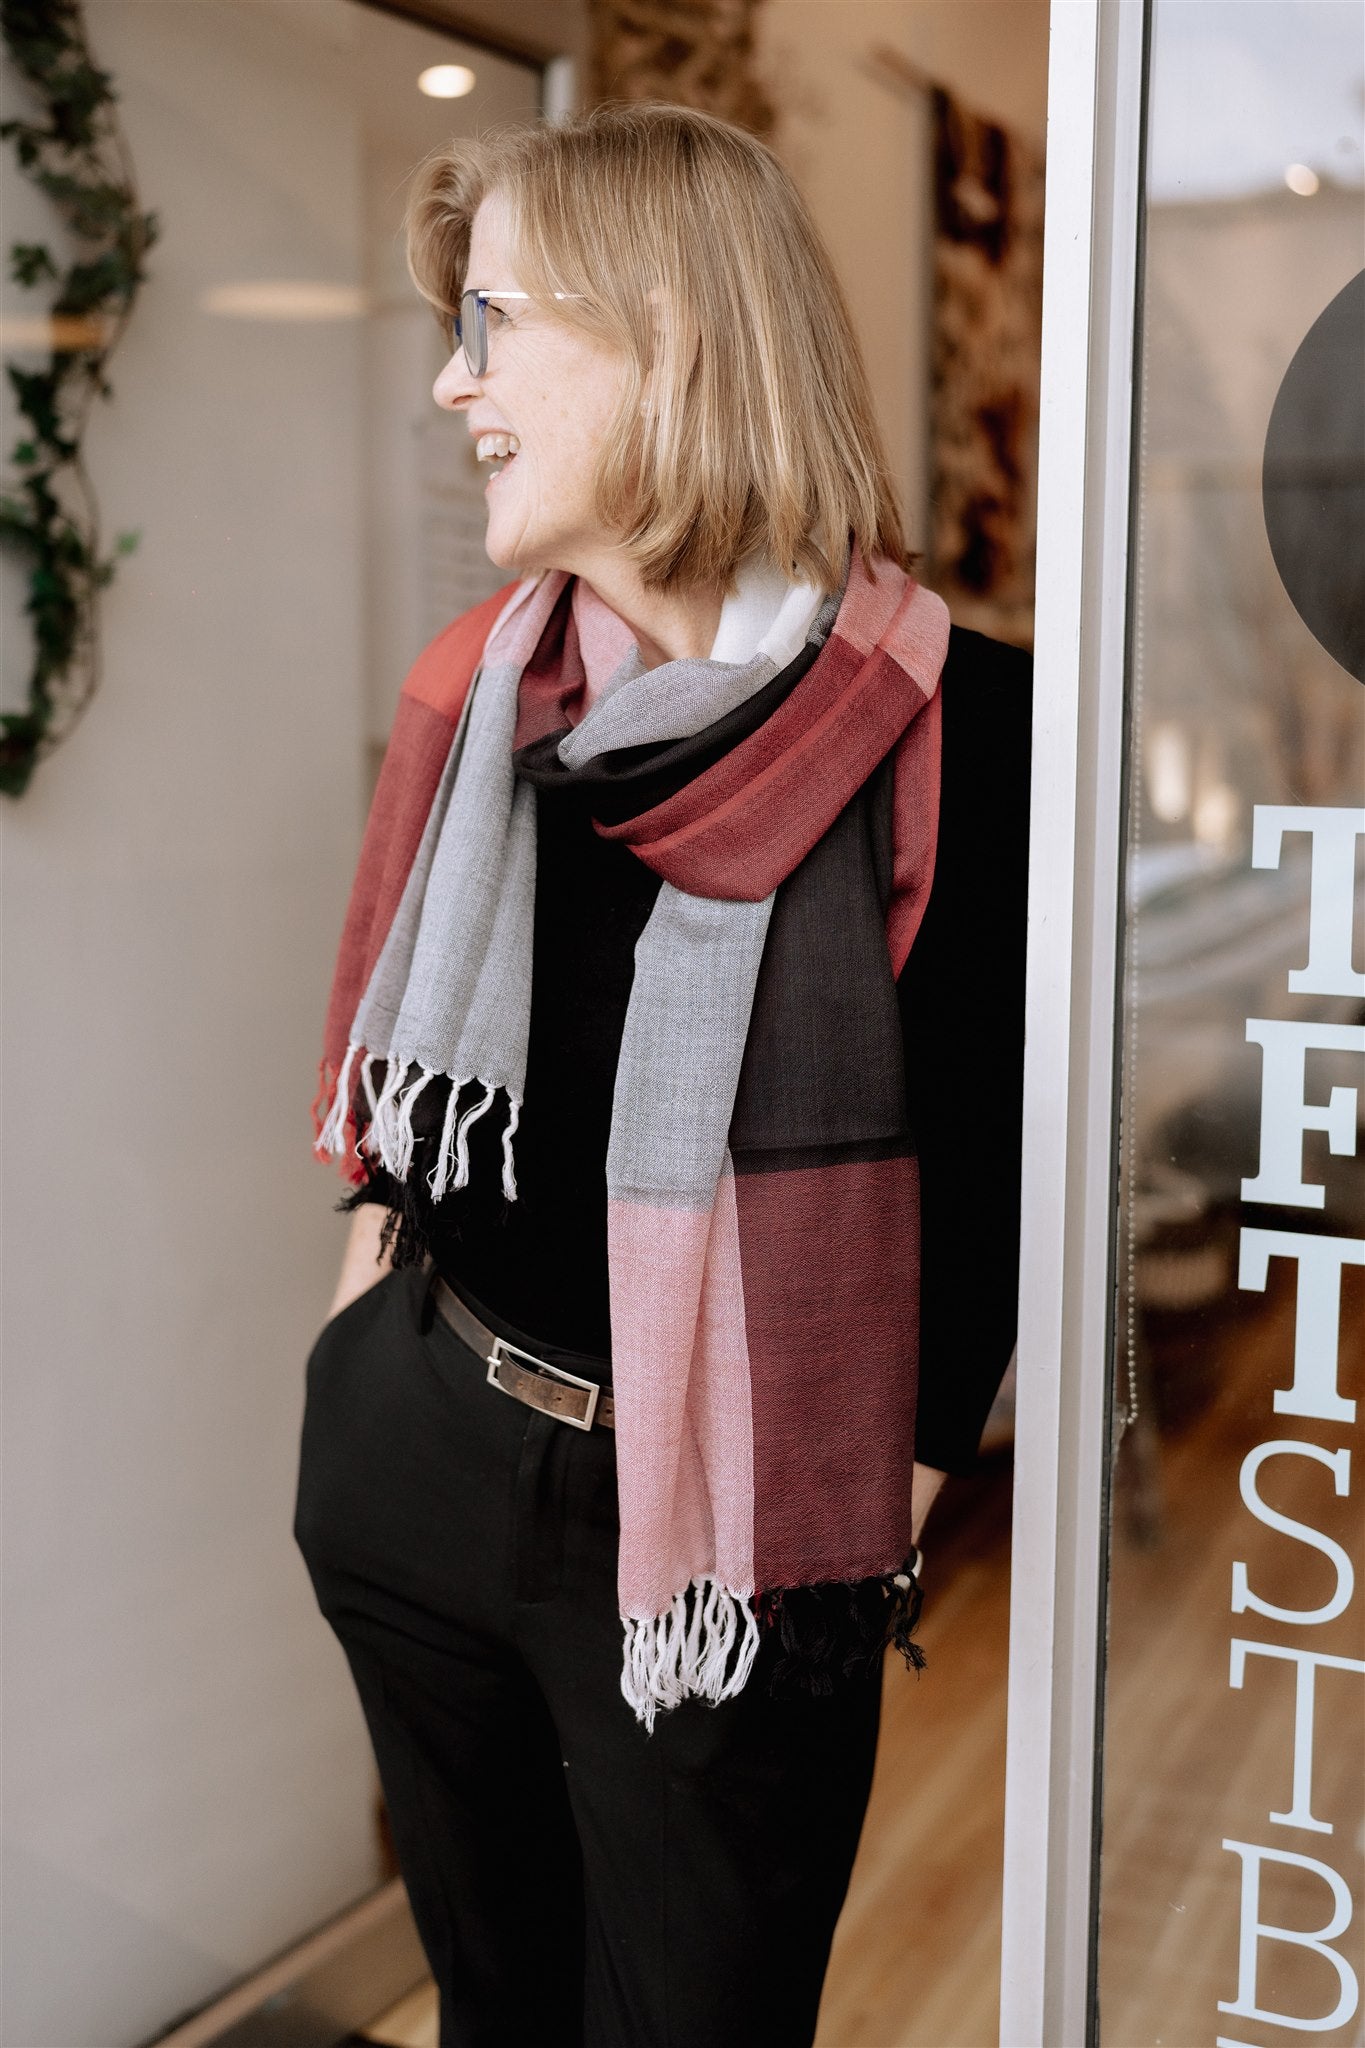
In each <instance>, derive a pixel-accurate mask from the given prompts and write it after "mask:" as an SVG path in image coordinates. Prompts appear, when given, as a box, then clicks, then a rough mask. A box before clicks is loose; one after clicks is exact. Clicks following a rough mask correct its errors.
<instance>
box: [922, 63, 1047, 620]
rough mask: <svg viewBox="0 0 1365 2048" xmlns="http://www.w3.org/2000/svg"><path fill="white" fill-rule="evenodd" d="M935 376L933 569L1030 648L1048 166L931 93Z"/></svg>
mask: <svg viewBox="0 0 1365 2048" xmlns="http://www.w3.org/2000/svg"><path fill="white" fill-rule="evenodd" d="M930 97H931V105H932V113H933V150H934V253H933V265H934V274H933V293H934V323H933V371H932V388H931V399H930V519H929V549H928V554H929V561H928V564H927V576H928V580H929V582H930V583H931V584H932V586H933V588H934V589H935V590H937V591H939V592H940V593H941V595H942V596H943V597H944V598H946V600H947V602H948V604H949V606H950V607H951V609H952V614H953V617H954V618H955V619H956V620H957V621H958V622H959V623H960V624H961V625H964V626H973V627H975V628H976V629H977V630H978V631H980V632H986V633H992V634H994V635H996V636H997V637H998V638H1000V639H1002V640H1010V641H1013V642H1015V643H1016V644H1018V645H1020V646H1029V645H1031V644H1032V640H1033V565H1034V545H1035V538H1036V504H1035V500H1036V494H1037V488H1038V364H1039V353H1040V348H1041V336H1042V304H1043V161H1042V156H1041V153H1040V152H1039V151H1038V150H1036V149H1034V148H1033V147H1032V146H1031V145H1030V144H1029V143H1028V142H1027V141H1026V140H1024V139H1023V138H1021V137H1019V136H1017V135H1015V134H1012V133H1011V132H1010V131H1009V130H1007V129H1005V128H1003V127H1001V126H1000V124H999V123H998V122H995V121H990V120H987V119H984V118H983V117H981V116H980V115H978V114H975V113H973V112H971V111H970V110H969V109H968V108H966V107H964V106H963V105H962V104H961V102H960V101H959V100H957V99H956V98H954V96H953V95H952V94H951V93H948V92H945V91H944V90H943V88H942V87H941V86H935V87H934V88H933V90H932V92H931V95H930Z"/></svg>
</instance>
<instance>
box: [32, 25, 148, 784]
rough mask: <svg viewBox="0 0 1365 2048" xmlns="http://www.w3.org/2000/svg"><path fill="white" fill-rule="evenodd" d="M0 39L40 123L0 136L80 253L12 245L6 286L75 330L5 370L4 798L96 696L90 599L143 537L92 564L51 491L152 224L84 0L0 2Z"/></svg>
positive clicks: (88, 545)
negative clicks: (14, 593) (19, 666)
mask: <svg viewBox="0 0 1365 2048" xmlns="http://www.w3.org/2000/svg"><path fill="white" fill-rule="evenodd" d="M0 38H3V41H4V46H5V51H6V54H7V55H8V57H9V59H10V61H11V62H12V64H13V65H14V67H15V68H16V70H17V71H18V72H19V73H20V75H21V76H22V77H23V78H24V79H25V80H26V81H27V83H28V84H29V86H30V87H31V88H32V90H33V93H34V96H35V98H36V99H37V100H38V102H39V103H40V107H41V113H42V116H44V117H45V118H43V119H38V118H35V119H30V120H8V121H5V122H3V123H0V141H3V142H8V143H9V144H10V145H11V147H12V148H13V150H14V154H15V157H16V158H17V160H18V163H19V166H20V168H21V169H22V170H23V171H24V172H25V173H26V174H27V175H28V177H29V179H30V181H31V183H32V184H33V185H35V186H36V187H37V189H38V190H39V191H41V192H42V193H44V194H45V195H46V197H47V198H48V199H49V200H50V201H51V202H52V204H53V206H54V207H55V209H56V210H57V212H58V213H59V214H60V216H61V219H62V221H63V223H64V225H65V227H66V229H67V230H68V232H69V233H70V234H71V235H72V236H74V238H75V239H76V241H77V242H78V243H80V244H81V245H83V246H82V247H81V249H80V253H79V258H78V260H76V261H74V262H72V263H71V264H70V265H69V267H68V268H66V269H65V270H63V269H62V268H61V265H60V262H59V259H58V258H57V257H55V256H54V255H53V254H52V252H51V251H50V250H49V249H48V248H47V247H46V246H45V245H44V244H42V243H37V242H16V243H13V244H11V246H10V249H9V269H10V275H11V277H12V278H13V280H14V282H15V283H16V284H18V285H20V286H21V287H24V288H30V289H31V288H32V287H33V286H35V285H39V284H43V283H49V284H53V285H55V286H56V288H57V290H56V296H55V299H54V301H53V304H52V306H51V313H52V316H53V318H54V320H56V321H65V322H68V323H72V325H73V326H74V328H75V332H74V334H73V333H72V332H71V330H70V328H68V330H67V332H66V333H65V335H64V336H63V338H62V339H61V340H60V341H59V340H58V339H57V338H56V337H55V336H54V337H53V339H52V340H51V341H50V343H49V347H48V351H47V353H48V367H47V368H46V369H43V370H33V369H30V368H26V367H23V366H22V365H21V364H19V363H13V362H11V363H7V364H6V365H5V374H6V378H7V381H8V383H9V386H10V389H11V390H12V392H13V394H14V397H15V401H16V403H17V406H18V410H19V413H20V415H21V417H22V418H23V420H24V422H25V426H26V428H27V432H25V433H21V435H20V438H19V439H18V441H17V442H16V443H15V445H14V449H13V453H12V457H11V460H12V463H13V465H14V473H13V475H12V480H11V487H10V490H9V492H8V493H6V494H4V495H3V496H0V547H3V548H5V549H6V550H8V551H10V552H14V553H17V554H20V555H22V556H23V557H24V558H25V559H26V561H27V564H28V591H27V596H26V600H25V605H24V610H25V614H26V616H27V617H28V619H29V620H30V622H31V625H32V630H33V643H34V657H33V667H32V671H31V674H30V678H29V703H28V708H27V709H26V710H25V711H23V712H16V713H9V714H6V715H4V716H3V717H0V791H3V792H6V793H8V794H10V795H18V794H20V793H21V792H22V790H23V789H24V788H25V787H26V786H27V784H28V782H29V780H30V778H31V776H32V774H33V769H34V765H35V763H36V762H37V761H38V760H39V759H41V757H42V755H43V753H44V752H46V750H47V749H48V747H49V746H50V745H52V743H53V735H52V720H53V718H54V717H55V715H56V712H57V709H58V707H59V706H60V708H61V710H62V712H63V715H64V716H63V727H64V729H65V728H66V726H68V725H69V723H70V722H71V719H72V717H73V715H78V714H79V712H80V710H81V709H82V708H83V706H84V703H85V700H86V698H87V697H88V695H89V693H90V691H91V690H92V689H93V687H94V683H95V680H96V678H95V673H94V669H93V666H92V660H93V657H92V653H91V648H92V643H93V639H94V630H93V629H94V621H93V619H92V607H93V605H94V602H95V597H96V593H97V592H98V591H99V590H100V589H101V588H103V587H104V586H106V585H107V584H108V583H109V582H110V580H111V579H112V577H113V575H114V573H115V569H116V565H117V562H118V560H119V558H120V557H121V556H123V555H127V554H129V553H131V552H132V550H133V549H134V548H135V547H136V545H137V541H138V535H137V534H136V533H120V534H118V535H117V536H116V537H115V541H114V545H113V549H112V551H111V553H110V555H109V556H108V558H107V559H106V560H103V561H101V560H100V559H99V558H98V556H97V554H96V542H95V529H94V520H93V515H89V516H87V515H86V514H84V513H81V514H80V515H77V514H75V513H73V511H72V509H71V507H70V505H69V504H68V503H67V502H66V494H65V493H64V492H60V493H59V490H58V488H57V485H58V482H59V480H60V477H61V473H62V472H63V471H65V470H66V469H67V468H68V467H69V465H70V464H71V463H73V462H76V461H78V460H79V457H80V447H79V443H78V439H77V438H76V436H77V434H78V433H79V431H80V429H79V425H78V424H77V423H78V422H81V421H83V420H84V418H85V415H86V410H87V406H88V401H89V398H90V397H91V395H92V394H93V393H102V394H103V395H104V396H106V397H108V396H109V395H110V386H109V382H108V378H107V376H106V374H105V367H104V366H105V360H106V357H107V353H108V343H107V342H106V341H105V339H104V331H105V330H104V329H103V327H102V326H101V325H96V326H95V327H94V328H93V329H86V330H85V331H82V330H83V326H84V323H86V322H94V323H98V322H99V321H100V316H101V315H104V316H109V315H115V316H119V315H122V314H124V313H125V312H126V310H127V308H128V307H129V306H130V305H131V303H132V300H133V298H134V297H135V295H136V292H137V289H138V286H139V285H140V284H141V282H142V280H143V277H144V274H145V273H144V269H143V259H144V257H145V255H146V252H147V250H148V249H149V248H150V247H151V246H152V244H153V243H154V242H155V241H156V240H157V238H158V235H159V233H160V223H159V221H158V219H157V216H156V215H155V214H153V213H142V212H140V211H139V210H138V205H137V195H136V192H135V191H134V190H133V188H132V184H131V181H130V174H129V171H128V166H127V155H126V151H125V150H124V148H123V143H122V138H121V137H120V135H119V132H118V121H117V112H116V108H117V97H118V96H117V92H116V90H115V86H114V81H113V78H112V76H111V74H110V73H109V72H107V71H104V70H102V69H101V68H100V66H99V65H98V64H97V63H96V62H95V61H94V58H93V57H92V55H91V52H90V49H89V46H88V44H87V42H86V36H85V22H84V15H83V10H82V5H81V0H0ZM112 331H113V330H111V332H112ZM59 332H60V330H59ZM78 662H79V663H83V664H84V666H83V667H77V666H76V665H77V663H78ZM73 672H74V690H75V694H73Z"/></svg>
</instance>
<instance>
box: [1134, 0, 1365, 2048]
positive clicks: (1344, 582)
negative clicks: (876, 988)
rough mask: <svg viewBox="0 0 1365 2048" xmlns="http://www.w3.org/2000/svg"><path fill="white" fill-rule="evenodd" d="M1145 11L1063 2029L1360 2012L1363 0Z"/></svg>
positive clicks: (1270, 2039) (1341, 2035)
mask: <svg viewBox="0 0 1365 2048" xmlns="http://www.w3.org/2000/svg"><path fill="white" fill-rule="evenodd" d="M1151 30H1152V37H1151V54H1150V69H1149V78H1148V89H1149V103H1148V145H1147V168H1146V195H1145V231H1146V233H1145V249H1144V257H1143V277H1142V313H1141V325H1140V334H1139V348H1140V361H1141V381H1140V399H1139V417H1138V440H1137V462H1136V489H1137V502H1136V512H1135V525H1134V534H1133V542H1134V545H1133V557H1132V559H1133V563H1134V569H1133V578H1134V580H1133V591H1132V626H1133V639H1132V659H1131V671H1130V707H1129V717H1130V721H1131V724H1130V812H1129V826H1128V845H1127V861H1126V873H1127V884H1126V897H1127V901H1126V916H1125V941H1126V948H1125V954H1126V977H1125V1005H1124V1012H1123V1015H1122V1018H1121V1020H1120V1028H1121V1050H1122V1061H1121V1071H1122V1103H1121V1109H1122V1133H1123V1145H1122V1169H1123V1171H1122V1200H1121V1228H1120V1239H1119V1260H1118V1277H1119V1289H1118V1294H1119V1299H1118V1343H1117V1346H1116V1350H1117V1385H1116V1393H1115V1438H1116V1442H1117V1453H1116V1459H1115V1465H1114V1479H1113V1488H1112V1500H1111V1519H1112V1528H1111V1542H1112V1551H1111V1571H1110V1581H1109V1593H1108V1616H1107V1622H1108V1670H1107V1696H1106V1705H1105V1736H1104V1796H1103V1837H1102V1839H1103V1849H1102V1859H1101V1861H1102V1878H1101V1919H1100V1936H1099V1993H1100V2022H1099V2038H1100V2040H1101V2041H1102V2042H1103V2043H1104V2044H1105V2048H1110V2044H1114V2048H1118V2044H1124V2048H1138V2044H1142V2048H1147V2044H1151V2043H1154V2042H1163V2041H1164V2042H1168V2043H1189V2042H1196V2041H1198V2042H1207V2043H1210V2044H1212V2043H1213V2042H1214V2041H1215V2040H1217V2041H1220V2042H1228V2043H1234V2044H1243V2043H1245V2044H1251V2048H1261V2044H1265V2048H1271V2044H1273V2043H1279V2042H1284V2041H1287V2040H1290V2039H1297V2038H1300V2037H1301V2035H1302V2033H1303V2032H1304V2031H1305V2030H1309V2031H1311V2032H1312V2035H1313V2038H1315V2039H1321V2040H1326V2041H1333V2042H1335V2041H1341V2042H1346V2041H1350V2042H1356V2041H1357V2040H1358V2039H1359V2038H1360V2036H1359V2034H1358V2031H1357V2029H1358V2027H1359V2025H1360V2009H1359V1992H1358V1986H1357V1975H1356V1973H1357V1971H1358V1968H1359V1956H1360V1911H1361V1890H1362V1887H1361V1850H1362V1783H1363V1782H1365V1781H1363V1780H1362V1771H1361V1758H1362V1755H1365V1662H1362V1660H1363V1659H1365V1628H1362V1614H1363V1613H1365V1608H1363V1607H1362V1601H1363V1600H1365V1572H1363V1571H1362V1562H1363V1560H1362V1533H1363V1532H1365V1516H1363V1515H1362V1511H1361V1502H1362V1493H1363V1491H1365V1473H1363V1472H1362V1469H1361V1467H1362V1457H1363V1456H1365V1440H1363V1432H1362V1421H1363V1420H1365V1401H1362V1398H1361V1397H1362V1394H1365V1387H1362V1372H1361V1367H1362V1363H1365V1316H1363V1315H1362V1306H1363V1305H1365V1286H1363V1284H1362V1283H1365V1270H1363V1269H1362V1265H1361V1263H1360V1262H1361V1260H1362V1259H1363V1258H1365V1245H1363V1244H1362V1239H1365V1180H1363V1178H1362V1172H1361V1166H1360V1161H1359V1153H1360V1149H1361V1146H1360V1133H1359V1120H1360V1110H1361V1105H1362V1101H1365V1086H1363V1085H1362V1081H1363V1079H1365V1067H1363V1066H1362V1058H1361V1053H1362V1050H1365V1023H1363V1021H1362V1020H1363V1019H1365V1000H1363V999H1365V977H1362V975H1361V972H1360V963H1361V945H1360V890H1359V874H1360V855H1361V850H1362V843H1363V842H1362V839H1361V837H1360V832H1361V831H1362V830H1365V814H1362V813H1361V811H1360V805H1361V801H1362V793H1363V792H1365V775H1363V773H1362V742H1363V741H1365V695H1363V694H1362V690H1361V683H1360V676H1361V630H1362V628H1361V585H1362V546H1361V535H1362V501H1363V494H1365V428H1363V427H1362V384H1363V383H1365V378H1363V376H1362V365H1363V364H1365V347H1363V344H1365V279H1362V275H1361V270H1360V265H1361V257H1362V229H1363V227H1365V208H1363V207H1362V185H1361V107H1362V46H1361V14H1360V10H1359V7H1358V6H1357V5H1355V4H1350V5H1337V4H1329V0H1216V4H1215V0H1154V4H1153V6H1152V9H1151ZM1353 1578H1354V1585H1353ZM1277 1930H1280V1931H1277ZM1290 1930H1292V1932H1290Z"/></svg>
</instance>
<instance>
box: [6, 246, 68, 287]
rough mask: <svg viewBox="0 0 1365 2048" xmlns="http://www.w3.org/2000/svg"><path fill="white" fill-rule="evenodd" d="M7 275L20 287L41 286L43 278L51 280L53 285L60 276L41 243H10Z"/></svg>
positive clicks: (47, 251) (48, 252)
mask: <svg viewBox="0 0 1365 2048" xmlns="http://www.w3.org/2000/svg"><path fill="white" fill-rule="evenodd" d="M9 274H10V276H11V277H12V278H13V279H14V282H15V283H16V284H22V285H35V284H41V283H42V281H43V279H44V278H51V279H52V281H53V283H54V284H55V283H56V281H57V279H58V277H59V276H60V275H61V273H60V272H59V270H58V269H57V266H56V264H55V263H54V262H53V260H52V256H51V253H50V251H49V250H47V249H45V248H44V247H43V245H42V243H41V242H12V243H11V244H10V252H9Z"/></svg>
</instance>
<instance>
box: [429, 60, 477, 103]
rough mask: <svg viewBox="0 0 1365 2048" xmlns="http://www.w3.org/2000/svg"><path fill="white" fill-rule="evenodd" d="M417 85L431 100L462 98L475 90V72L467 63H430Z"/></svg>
mask: <svg viewBox="0 0 1365 2048" xmlns="http://www.w3.org/2000/svg"><path fill="white" fill-rule="evenodd" d="M417 87H418V91H419V92H424V93H425V94H426V96H427V98H428V99H429V100H462V99H463V98H464V96H465V94H466V93H467V92H473V90H474V74H473V72H472V71H471V70H470V68H469V66H468V65H467V64H428V66H427V68H426V70H425V71H423V72H420V73H419V74H418V79H417Z"/></svg>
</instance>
